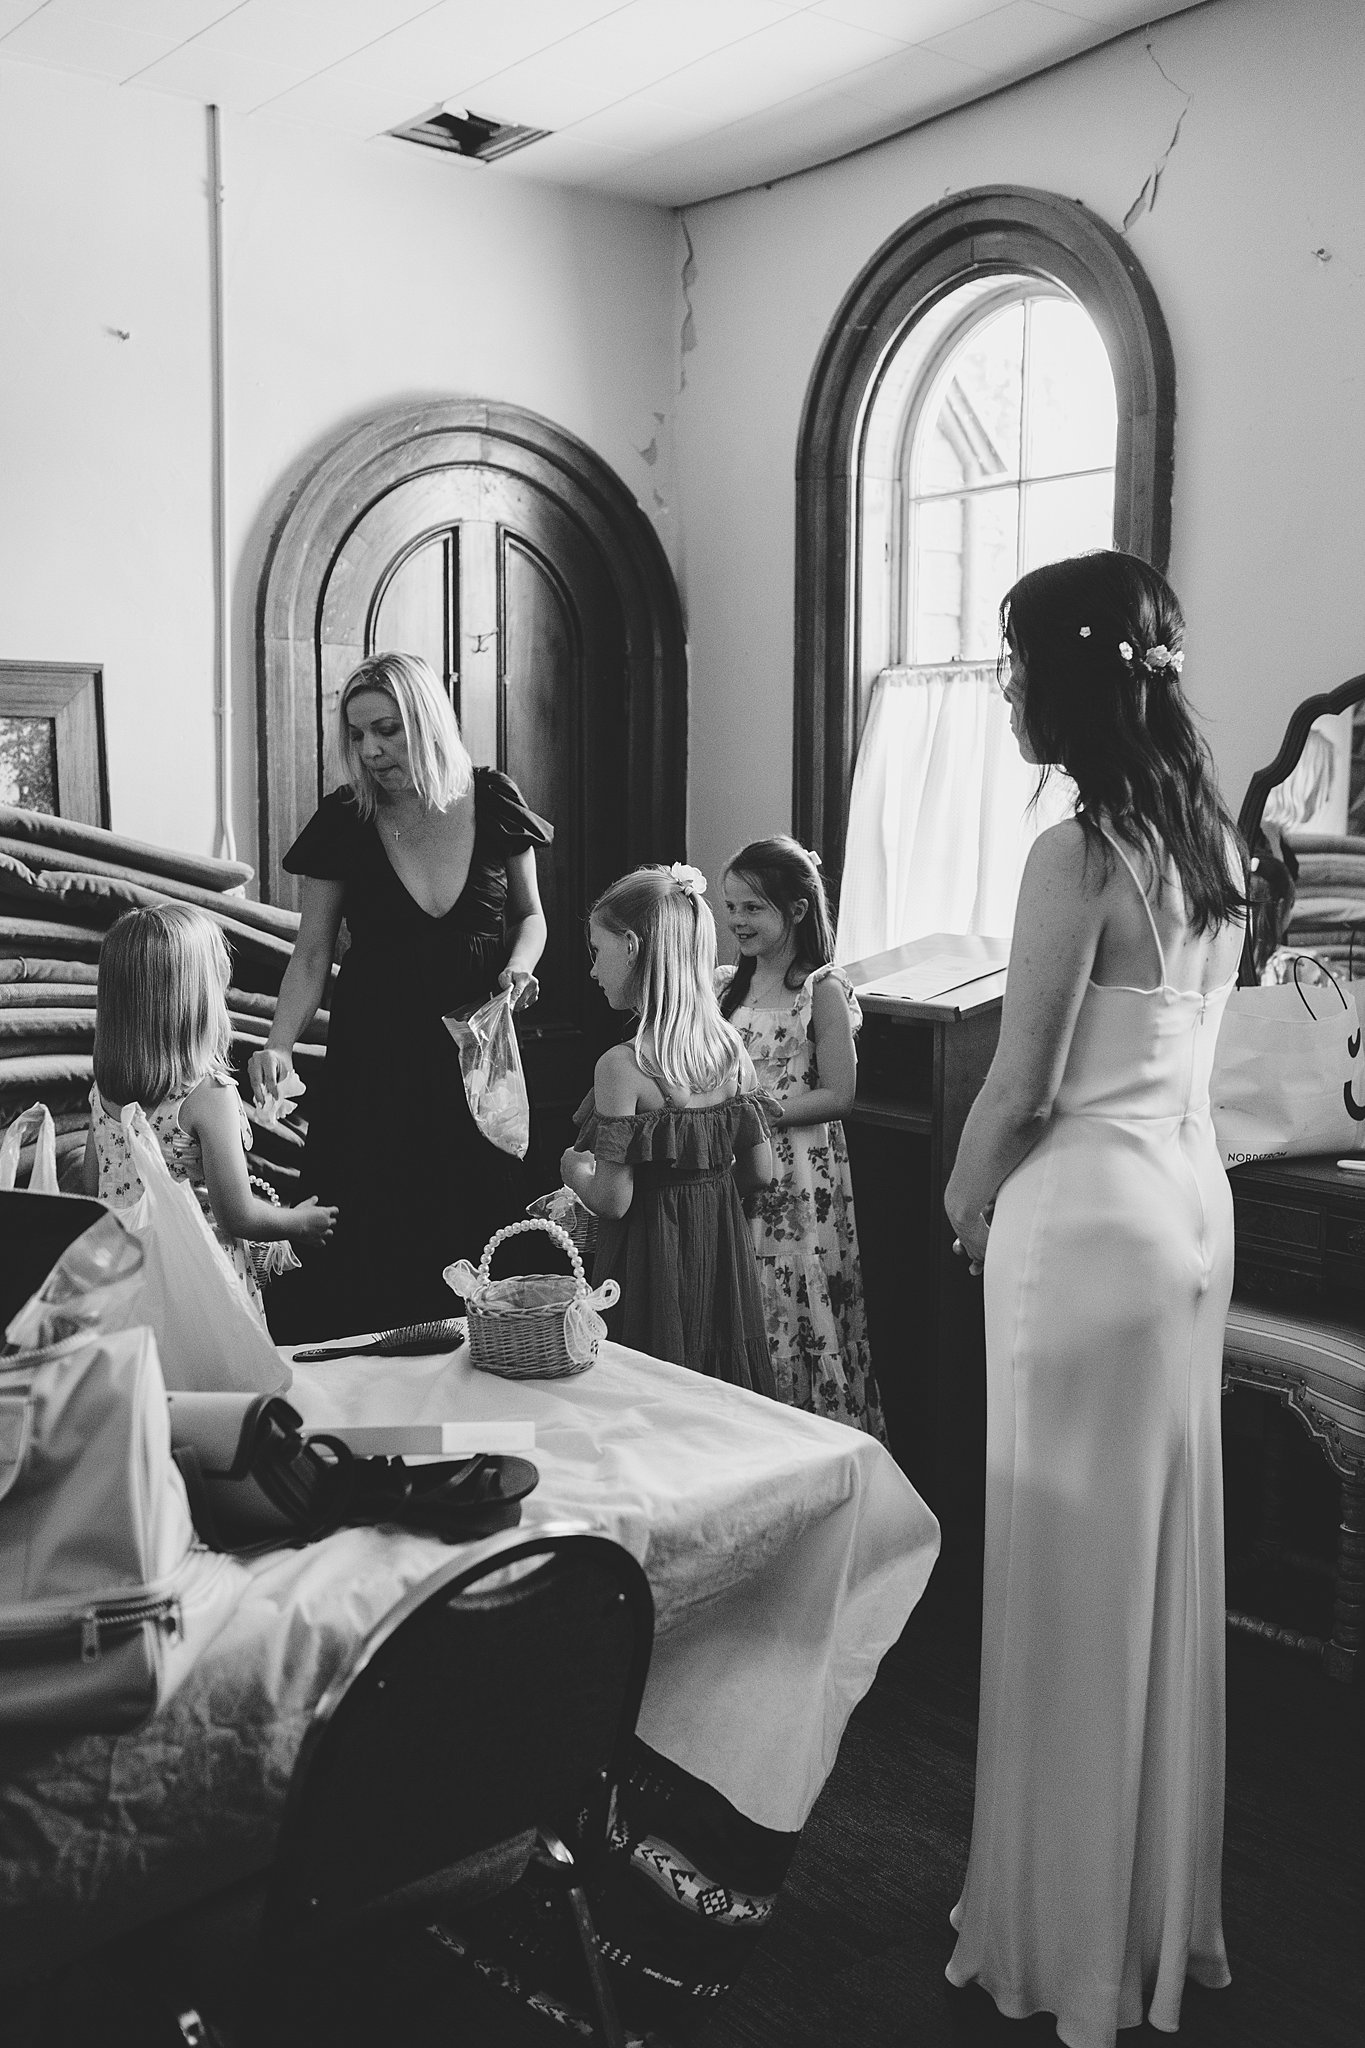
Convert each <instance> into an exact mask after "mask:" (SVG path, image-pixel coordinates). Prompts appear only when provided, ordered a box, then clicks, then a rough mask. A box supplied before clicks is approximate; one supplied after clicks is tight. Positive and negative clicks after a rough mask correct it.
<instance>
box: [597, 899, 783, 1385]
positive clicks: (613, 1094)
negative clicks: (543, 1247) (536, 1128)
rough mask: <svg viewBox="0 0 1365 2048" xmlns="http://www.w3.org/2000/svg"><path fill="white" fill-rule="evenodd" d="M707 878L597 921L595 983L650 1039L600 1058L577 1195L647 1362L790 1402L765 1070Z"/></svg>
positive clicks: (616, 1323) (613, 904)
mask: <svg viewBox="0 0 1365 2048" xmlns="http://www.w3.org/2000/svg"><path fill="white" fill-rule="evenodd" d="M705 889H706V879H705V877H704V876H703V875H701V874H699V873H698V872H697V870H696V868H691V867H686V866H683V865H681V864H678V863H675V864H674V866H673V867H671V868H664V867H647V868H637V869H636V870H635V872H634V873H633V874H629V875H626V876H624V877H623V879H622V880H621V881H619V882H614V883H613V884H612V886H611V888H610V889H608V890H607V891H606V893H605V894H604V895H602V896H599V897H598V899H597V901H596V903H594V905H593V907H592V911H591V913H590V915H589V919H588V944H589V948H590V950H591V953H592V976H593V980H594V981H595V982H596V983H597V985H598V987H599V988H600V989H601V991H602V993H603V995H604V996H605V997H606V999H607V1001H608V1002H609V1003H610V1004H611V1006H612V1008H613V1009H614V1010H630V1011H633V1012H634V1013H635V1016H636V1019H637V1023H636V1030H635V1035H634V1037H633V1038H632V1039H631V1040H630V1041H629V1042H628V1043H627V1044H625V1045H616V1046H613V1047H612V1048H611V1050H610V1051H608V1052H605V1053H603V1055H602V1057H601V1059H600V1060H599V1061H598V1062H597V1070H596V1075H595V1077H594V1086H593V1092H592V1094H591V1095H589V1096H588V1097H587V1098H586V1100H585V1101H584V1102H583V1103H582V1104H581V1105H580V1107H579V1111H578V1124H579V1131H578V1145H577V1147H576V1148H575V1147H571V1148H570V1149H569V1150H568V1151H567V1152H565V1154H564V1156H563V1159H562V1160H561V1161H560V1167H561V1171H562V1172H563V1175H564V1179H565V1181H566V1183H567V1184H568V1186H569V1187H571V1188H572V1189H573V1190H574V1192H575V1194H577V1196H578V1197H579V1199H580V1201H582V1202H584V1203H586V1205H587V1207H588V1208H589V1209H591V1210H592V1211H593V1212H594V1214H595V1215H597V1216H598V1217H599V1218H600V1219H601V1228H600V1233H599V1240H598V1252H597V1263H596V1267H595V1269H594V1274H593V1277H594V1280H595V1282H596V1283H597V1284H598V1285H600V1284H601V1282H602V1281H604V1280H606V1279H614V1280H617V1281H619V1282H620V1286H621V1300H620V1303H619V1305H618V1306H617V1308H616V1309H615V1310H613V1311H612V1313H611V1315H610V1316H609V1318H608V1322H609V1326H610V1328H611V1332H612V1335H613V1336H614V1337H615V1338H616V1339H617V1341H618V1342H619V1343H622V1344H628V1345H630V1346H631V1347H632V1348H633V1349H634V1350H637V1351H646V1352H649V1353H650V1354H651V1355H652V1356H653V1357H655V1358H668V1359H671V1360H672V1361H673V1362H674V1364H675V1365H685V1366H690V1367H691V1369H692V1370H693V1371H694V1372H702V1373H707V1374H709V1375H710V1377H711V1378H713V1379H722V1380H729V1381H730V1382H731V1383H732V1384H734V1385H736V1386H741V1387H747V1388H749V1389H750V1390H751V1391H752V1392H755V1393H760V1394H769V1395H775V1393H776V1388H775V1385H774V1381H773V1372H772V1366H771V1364H770V1362H769V1358H768V1339H767V1335H766V1332H765V1329H764V1323H763V1300H762V1296H761V1295H760V1293H759V1285H758V1268H757V1265H756V1264H755V1261H754V1252H753V1245H752V1244H751V1242H750V1239H749V1230H748V1225H747V1224H746V1222H745V1220H744V1211H743V1209H742V1207H741V1204H740V1196H741V1194H745V1193H749V1192H751V1191H753V1190H755V1189H757V1188H761V1187H766V1186H767V1184H768V1182H769V1181H770V1180H771V1178H772V1171H773V1156H772V1146H771V1145H770V1143H769V1141H768V1125H767V1120H766V1117H765V1115H764V1111H763V1109H762V1107H761V1105H760V1103H759V1102H758V1101H757V1100H756V1099H755V1097H756V1093H757V1082H756V1080H755V1078H754V1069H753V1062H752V1061H751V1060H750V1058H749V1055H748V1053H747V1052H745V1050H744V1045H743V1041H742V1040H741V1039H740V1036H739V1033H738V1032H737V1031H736V1030H735V1028H734V1026H733V1025H732V1024H729V1023H727V1022H726V1020H725V1018H724V1017H722V1016H721V1014H720V1005H719V1003H718V1002H717V1000H716V995H715V989H714V985H713V984H714V980H715V972H716V926H715V920H714V918H713V917H712V915H711V911H710V907H709V905H708V904H707V902H706V900H705V893H704V892H705Z"/></svg>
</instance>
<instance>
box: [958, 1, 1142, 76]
mask: <svg viewBox="0 0 1365 2048" xmlns="http://www.w3.org/2000/svg"><path fill="white" fill-rule="evenodd" d="M1101 33H1102V32H1101V31H1099V30H1097V29H1096V27H1095V25H1094V23H1093V22H1086V21H1082V19H1081V18H1080V16H1079V15H1076V14H1061V13H1059V12H1058V10H1057V9H1056V8H1055V7H1040V6H1039V5H1038V4H1037V0H1009V4H1008V5H1007V6H1005V7H997V8H996V9H995V11H994V13H992V14H983V15H981V16H980V17H979V18H978V19H977V20H976V21H969V22H968V23H967V24H966V25H965V27H963V28H958V29H952V30H951V31H950V32H949V33H948V34H947V35H941V36H934V37H933V38H932V40H931V41H930V42H929V43H927V44H926V46H925V47H926V48H928V49H931V50H937V51H939V52H940V54H941V55H942V56H945V57H957V58H960V59H961V61H962V62H963V63H964V64H979V65H980V66H981V68H982V70H983V71H987V72H989V73H991V74H992V75H993V76H994V77H996V78H999V79H1001V80H1004V79H1007V78H1011V77H1014V76H1017V74H1018V72H1019V70H1020V67H1021V66H1027V67H1028V68H1029V69H1031V70H1039V71H1040V70H1041V69H1042V68H1043V66H1044V65H1045V64H1055V63H1056V62H1057V60H1058V59H1059V58H1061V57H1069V56H1071V55H1072V54H1073V53H1074V52H1075V51H1077V50H1086V49H1089V48H1090V47H1091V45H1092V44H1094V43H1097V42H1099V41H1100V40H1101Z"/></svg>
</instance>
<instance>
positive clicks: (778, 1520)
mask: <svg viewBox="0 0 1365 2048" xmlns="http://www.w3.org/2000/svg"><path fill="white" fill-rule="evenodd" d="M287 1398H289V1399H290V1400H291V1401H293V1403H294V1405H295V1406H296V1407H297V1408H298V1409H299V1410H300V1412H301V1413H302V1414H303V1416H304V1418H305V1420H306V1422H307V1423H308V1424H309V1425H310V1426H311V1427H314V1428H324V1427H326V1426H327V1425H328V1424H329V1423H332V1424H336V1423H344V1422H351V1423H355V1422H380V1421H386V1422H397V1421H413V1420H424V1421H427V1420H449V1421H471V1420H476V1419H480V1418H486V1417H527V1418H529V1419H531V1420H533V1421H534V1423H535V1427H536V1447H535V1450H534V1452H533V1453H532V1454H531V1455H532V1456H533V1457H534V1460H535V1463H536V1465H537V1466H538V1467H539V1469H540V1473H541V1483H540V1485H539V1487H538V1488H537V1490H536V1491H535V1492H534V1493H533V1494H532V1495H530V1497H529V1498H528V1499H527V1501H526V1502H525V1504H524V1508H523V1517H522V1519H523V1525H524V1526H527V1527H533V1526H535V1525H536V1524H537V1523H539V1522H544V1521H563V1520H565V1519H570V1520H573V1521H577V1522H582V1523H584V1524H586V1525H587V1526H589V1527H591V1528H593V1529H594V1530H598V1531H600V1532H602V1533H604V1534H607V1535H610V1536H613V1537H615V1538H616V1539H617V1540H618V1541H619V1542H621V1543H623V1544H625V1545H626V1547H627V1548H628V1549H629V1550H631V1551H632V1552H633V1554H634V1555H635V1556H636V1557H638V1558H639V1559H640V1561H641V1562H642V1564H643V1565H644V1568H645V1571H646V1574H647V1576H648V1578H649V1581H650V1585H651V1587H652V1589H653V1592H654V1599H655V1608H656V1636H655V1646H654V1655H653V1661H652V1663H651V1667H650V1676H649V1683H648V1686H647V1689H646V1692H645V1698H644V1703H643V1707H642V1709H641V1713H640V1719H639V1733H640V1735H641V1738H642V1739H643V1740H644V1741H645V1742H647V1743H649V1744H650V1745H651V1747H653V1748H654V1749H656V1750H658V1751H659V1752H661V1754H663V1755H664V1756H666V1757H668V1758H670V1759H671V1760H672V1761H673V1762H675V1763H677V1764H679V1765H680V1766H681V1767H682V1768H683V1769H684V1770H687V1771H689V1772H691V1773H692V1774H693V1775H694V1776H696V1777H699V1778H701V1779H703V1780H704V1781H706V1782H707V1783H708V1784H710V1785H712V1786H714V1787H715V1788H716V1790H718V1791H720V1792H722V1793H723V1794H724V1795H725V1796H726V1798H727V1799H729V1800H730V1801H731V1802H732V1804H733V1805H735V1806H736V1807H738V1808H739V1809H740V1811H741V1812H743V1813H745V1814H747V1815H748V1816H749V1817H750V1818H751V1819H752V1820H755V1821H757V1822H759V1823H760V1824H761V1825H763V1826H765V1827H768V1828H773V1829H778V1830H781V1831H792V1830H795V1829H798V1828H799V1827H800V1826H801V1825H802V1823H803V1821H804V1820H805V1818H806V1815H807V1814H808V1812H809V1811H810V1808H811V1806H812V1804H813V1803H814V1800H815V1798H816V1795H817V1794H818V1792H819V1790H820V1787H821V1786H822V1784H823V1783H824V1781H825V1778H826V1777H827V1775H828V1773H829V1770H830V1767H831V1765H832V1764H833V1761H834V1757H835V1753H836V1751H837V1749H838V1745H839V1739H840V1736H841V1735H842V1733H843V1729H844V1726H845V1723H846V1721H847V1719H848V1716H849V1713H850V1712H851V1711H852V1708H853V1707H854V1705H855V1704H856V1703H857V1701H858V1700H859V1699H860V1698H861V1697H862V1695H863V1694H864V1693H865V1692H866V1690H867V1688H868V1686H869V1685H870V1684H871V1682H872V1679H873V1676H874V1675H875V1672H876V1669H877V1665H878V1662H879V1660H880V1659H881V1657H882V1654H883V1653H884V1651H885V1650H886V1649H887V1647H888V1646H889V1645H890V1644H891V1643H892V1642H894V1641H895V1639H896V1637H897V1636H898V1634H899V1633H900V1631H901V1629H902V1628H903V1626H904V1624H905V1621H906V1618H907V1617H908V1615H909V1614H910V1612H911V1610H912V1609H913V1607H914V1606H915V1603H916V1601H917V1600H918V1599H919V1597H920V1594H921V1593H922V1592H923V1590H924V1586H925V1584H926V1582H927V1580H928V1577H929V1573H930V1571H931V1569H932V1566H933V1562H934V1559H935V1557H936V1555H937V1552H938V1540H939V1539H938V1526H937V1523H936V1522H935V1520H934V1517H933V1515H932V1514H931V1513H930V1511H929V1509H928V1508H927V1507H926V1506H925V1505H924V1503H923V1501H921V1500H920V1498H919V1496H918V1494H916V1492H915V1491H914V1489H913V1488H912V1487H911V1485H910V1484H909V1482H908V1480H907V1479H906V1478H905V1477H904V1475H903V1474H902V1473H901V1471H900V1469H899V1467H898V1466H897V1465H896V1463H895V1462H894V1460H893V1459H892V1458H891V1457H890V1455H889V1454H888V1453H887V1452H886V1451H884V1450H883V1449H882V1448H881V1447H880V1445H878V1444H875V1443H873V1442H872V1441H871V1439H870V1438H868V1437H866V1436H864V1435H862V1434H861V1433H860V1432H859V1431H856V1430H852V1429H846V1428H845V1427H843V1425H841V1424H839V1423H833V1422H824V1421H820V1420H818V1419H816V1418H815V1417H813V1416H808V1415H803V1414H799V1413H797V1412H795V1411H794V1410H792V1409H788V1408H784V1407H781V1406H779V1405H778V1404H776V1403H774V1402H770V1401H766V1400H763V1399H762V1398H761V1397H760V1396H758V1395H752V1394H746V1393H743V1392H741V1391H740V1390H738V1389H737V1388H733V1387H728V1386H724V1385H721V1384H719V1383H717V1382H715V1381H712V1380H706V1379H702V1378H700V1377H699V1376H698V1375H696V1374H694V1373H689V1372H686V1371H683V1370H682V1369H681V1368H679V1367H676V1366H671V1365H665V1364H662V1363H661V1362H660V1361H659V1360H657V1359H652V1358H646V1357H644V1356H642V1355H641V1354H640V1353H638V1352H631V1351H626V1350H623V1349H621V1348H620V1347H618V1346H613V1345H604V1347H603V1350H602V1353H601V1356H600V1357H599V1359H598V1361H597V1363H596V1365H595V1366H593V1367H592V1369H591V1370H590V1371H589V1372H587V1373H585V1374H583V1375H582V1376H581V1377H579V1378H576V1379H571V1380H564V1381H557V1382H511V1381H505V1380H500V1379H495V1378H492V1377H490V1376H489V1375H487V1374H483V1373H477V1372H474V1371H473V1370H472V1369H471V1368H470V1366H469V1364H468V1353H467V1351H466V1352H460V1353H456V1354H447V1355H445V1356H443V1357H439V1358H429V1359H363V1358H357V1359H347V1360H341V1361H337V1362H335V1363H332V1364H327V1365H315V1366H308V1367H299V1368H298V1369H297V1371H296V1375H295V1382H294V1387H293V1390H292V1392H291V1393H290V1394H289V1395H288V1397H287ZM450 1556H451V1551H450V1550H449V1549H448V1548H447V1546H445V1545H444V1544H441V1543H439V1542H437V1541H436V1540H435V1539H433V1538H430V1537H424V1536H415V1535H409V1534H405V1533H402V1532H399V1531H394V1530H383V1529H348V1530H342V1531H340V1532H338V1534H337V1535H335V1536H332V1537H329V1538H328V1539H326V1540H325V1541H324V1542H322V1543H317V1544H313V1545H311V1546H309V1547H308V1548H306V1549H304V1550H300V1551H282V1552H272V1553H270V1554H269V1555H268V1556H266V1557H263V1558H258V1559H255V1560H254V1561H252V1563H251V1564H250V1566H249V1572H250V1582H249V1585H248V1587H247V1591H246V1593H245V1595H244V1597H243V1600H242V1603H241V1606H240V1608H239V1609H238V1611H237V1612H236V1614H235V1615H234V1616H233V1618H232V1620H231V1621H230V1622H229V1623H228V1624H227V1626H226V1627H225V1628H224V1630H223V1631H222V1633H221V1635H219V1636H218V1637H217V1638H216V1639H215V1640H214V1642H213V1643H212V1644H210V1645H209V1646H208V1648H207V1649H206V1651H205V1653H204V1655H203V1657H202V1658H201V1660H200V1662H199V1663H198V1664H197V1665H196V1666H195V1667H194V1669H193V1670H192V1672H191V1674H190V1676H189V1678H188V1679H187V1680H186V1682H185V1684H184V1685H183V1686H182V1688H181V1689H180V1691H179V1692H177V1693H176V1694H175V1695H174V1696H173V1697H172V1699H171V1700H170V1701H169V1702H168V1704H167V1705H166V1707H164V1708H163V1710H162V1712H161V1713H160V1714H158V1715H157V1716H156V1718H155V1719H154V1720H153V1721H152V1722H151V1723H150V1724H149V1725H148V1727H146V1728H145V1729H142V1730H140V1731H138V1732H136V1733H134V1734H131V1735H125V1736H117V1737H115V1736H107V1737H106V1736H88V1737H84V1738H79V1739H77V1740H74V1741H68V1742H63V1743H57V1744H54V1743H52V1742H50V1741H48V1740H45V1739H43V1738H41V1737H34V1738H25V1739H21V1740H18V1741H14V1740H11V1741H9V1742H7V1743H6V1744H5V1746H4V1749H3V1752H0V1978H6V1977H8V1978H11V1979H12V1978H14V1977H16V1976H21V1975H27V1974H30V1973H31V1972H33V1971H35V1970H39V1969H43V1968H50V1967H51V1966H52V1965H53V1964H54V1963H55V1962H56V1961H58V1960H59V1959H60V1957H61V1956H62V1955H64V1954H67V1953H70V1952H72V1951H73V1950H74V1949H77V1948H80V1947H84V1946H87V1945H89V1943H90V1942H92V1941H94V1940H99V1939H104V1938H107V1937H108V1936H109V1935H110V1934H112V1933H114V1932H116V1931H117V1930H118V1929H119V1928H120V1927H125V1926H129V1925H134V1924H136V1923H137V1922H138V1921H141V1920H146V1919H150V1918H154V1917H156V1916H157V1915H158V1914H160V1913H164V1912H167V1911H169V1910H171V1909H172V1908H173V1907H175V1906H176V1905H180V1904H184V1903H187V1902H188V1901H190V1900H192V1899H194V1898H196V1897H201V1896H204V1895H205V1894H207V1893H208V1892H210V1891H212V1890H214V1889H216V1888H217V1887H218V1886H220V1885H222V1884H225V1883H229V1882H232V1881H234V1880H235V1879H237V1878H239V1877H242V1876H245V1875H247V1874H249V1873H250V1872H251V1871H252V1870H255V1869H259V1868H262V1867H264V1865H265V1864H266V1863H267V1862H268V1861H269V1858H270V1855H271V1852H272V1848H273V1843H274V1836H275V1832H276V1829H277V1827H278V1821H279V1814H280V1810H281V1806H282V1803H283V1797H284V1792H285V1788H286V1786H287V1783H288V1779H289V1773H290V1771H291V1769H292V1767H293V1761H294V1757H295V1755H296V1754H297V1751H298V1746H299V1743H300V1741H301V1740H302V1736H303V1731H304V1728H305V1726H306V1724H307V1720H308V1716H309V1714H310V1712H311V1710H312V1706H313V1704H314V1703H315V1701H316V1700H317V1698H318V1696H319V1694H320V1693H321V1692H322V1690H323V1689H324V1688H325V1687H326V1685H327V1684H328V1682H329V1681H330V1679H331V1678H332V1677H333V1676H334V1675H335V1673H336V1672H337V1671H338V1670H339V1669H340V1668H341V1667H342V1666H343V1665H344V1663H345V1661H346V1659H347V1657H348V1656H349V1655H350V1653H351V1652H352V1650H353V1649H354V1647H355V1646H356V1644H357V1643H358V1642H359V1641H360V1640H362V1639H363V1637H364V1636H365V1634H366V1633H367V1632H368V1630H369V1629H370V1628H371V1627H372V1626H373V1625H374V1623H375V1622H377V1621H378V1620H379V1619H380V1618H381V1617H382V1616H383V1615H384V1614H385V1613H386V1612H387V1611H388V1610H389V1608H390V1607H392V1605H393V1604H394V1603H395V1601H396V1600H397V1599H399V1598H400V1597H401V1596H402V1594H403V1593H404V1592H405V1591H406V1590H407V1589H408V1588H409V1587H411V1586H413V1585H415V1584H417V1583H419V1582H420V1581H421V1580H422V1579H423V1578H425V1577H427V1576H428V1575H429V1574H430V1573H431V1572H433V1571H435V1570H437V1569H439V1568H440V1566H442V1565H443V1564H444V1563H446V1562H447V1561H448V1560H449V1558H450Z"/></svg>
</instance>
